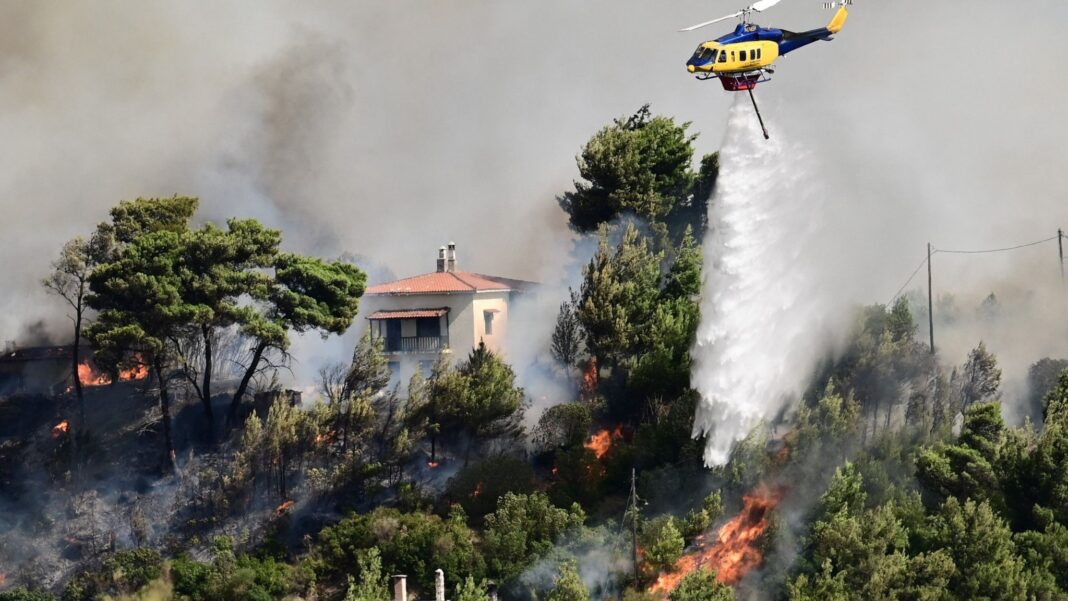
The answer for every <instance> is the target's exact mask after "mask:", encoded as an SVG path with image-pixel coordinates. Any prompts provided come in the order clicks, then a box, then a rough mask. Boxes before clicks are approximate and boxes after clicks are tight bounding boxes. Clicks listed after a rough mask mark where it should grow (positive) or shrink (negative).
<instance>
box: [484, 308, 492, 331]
mask: <svg viewBox="0 0 1068 601" xmlns="http://www.w3.org/2000/svg"><path fill="white" fill-rule="evenodd" d="M482 318H483V319H484V320H486V335H487V336H492V335H493V311H483V312H482Z"/></svg>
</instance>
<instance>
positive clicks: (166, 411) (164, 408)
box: [152, 358, 174, 472]
mask: <svg viewBox="0 0 1068 601" xmlns="http://www.w3.org/2000/svg"><path fill="white" fill-rule="evenodd" d="M152 366H153V367H154V368H155V370H156V381H157V382H159V408H160V412H161V413H162V414H163V450H164V456H163V469H164V471H166V472H172V471H174V439H173V437H172V435H171V400H170V397H169V396H168V395H167V382H166V380H165V379H164V378H163V362H162V361H160V360H159V359H158V358H157V359H155V360H153V362H152Z"/></svg>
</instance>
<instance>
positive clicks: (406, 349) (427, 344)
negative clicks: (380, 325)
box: [385, 336, 449, 353]
mask: <svg viewBox="0 0 1068 601" xmlns="http://www.w3.org/2000/svg"><path fill="white" fill-rule="evenodd" d="M447 348H449V338H448V337H447V336H386V344H385V351H386V352H387V353H438V352H441V351H443V350H445V349H447Z"/></svg>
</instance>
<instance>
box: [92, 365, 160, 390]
mask: <svg viewBox="0 0 1068 601" xmlns="http://www.w3.org/2000/svg"><path fill="white" fill-rule="evenodd" d="M147 377H148V366H147V365H145V364H143V363H136V364H134V365H133V366H131V367H128V368H126V369H123V370H120V371H119V381H120V382H133V381H136V380H143V379H145V378H147ZM78 380H79V381H80V382H81V383H82V386H86V387H93V386H107V385H108V384H111V381H112V380H111V375H110V374H107V373H105V372H103V371H100V370H99V369H97V368H96V366H95V365H94V364H93V362H92V361H91V360H90V359H82V360H81V362H80V363H78Z"/></svg>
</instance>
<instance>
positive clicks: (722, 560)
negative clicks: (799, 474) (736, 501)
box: [649, 486, 785, 595]
mask: <svg viewBox="0 0 1068 601" xmlns="http://www.w3.org/2000/svg"><path fill="white" fill-rule="evenodd" d="M784 493H785V490H784V489H783V488H781V487H777V488H773V489H772V488H766V487H763V486H761V487H758V488H757V489H756V490H754V491H753V492H752V493H750V494H748V495H746V496H745V497H743V498H742V501H743V503H744V506H743V507H742V511H741V512H740V513H739V514H738V515H736V516H734V517H733V518H731V520H730V521H729V522H727V523H726V524H724V525H723V527H722V528H720V529H719V533H718V534H717V535H716V539H715V540H714V541H713V540H709V537H708V536H707V535H704V534H703V535H701V536H699V537H697V540H696V541H695V543H696V549H694V550H693V551H691V552H689V553H687V554H686V555H683V556H682V557H680V558H679V561H678V562H676V563H675V571H674V572H671V573H668V574H661V575H660V577H659V578H657V579H656V583H655V584H653V586H652V587H651V588H650V589H649V592H651V593H656V594H663V595H667V594H669V593H671V592H672V591H674V590H675V589H676V588H677V587H678V586H679V583H681V582H682V579H683V578H685V577H686V576H687V575H688V574H690V573H691V572H693V571H694V570H698V569H712V570H715V572H716V575H717V579H718V580H719V581H720V582H722V583H724V584H734V583H736V582H738V581H739V580H741V579H742V578H743V577H744V576H745V575H746V574H748V573H749V571H750V570H752V569H753V568H755V567H757V566H759V565H760V564H761V563H762V562H763V561H764V555H763V554H762V553H761V551H760V547H759V544H758V543H759V542H760V539H761V537H763V536H764V532H766V531H767V529H768V526H769V525H770V524H771V522H770V521H769V515H770V513H771V512H772V510H774V509H775V508H776V507H777V506H778V505H779V502H780V501H782V497H783V495H784Z"/></svg>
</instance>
